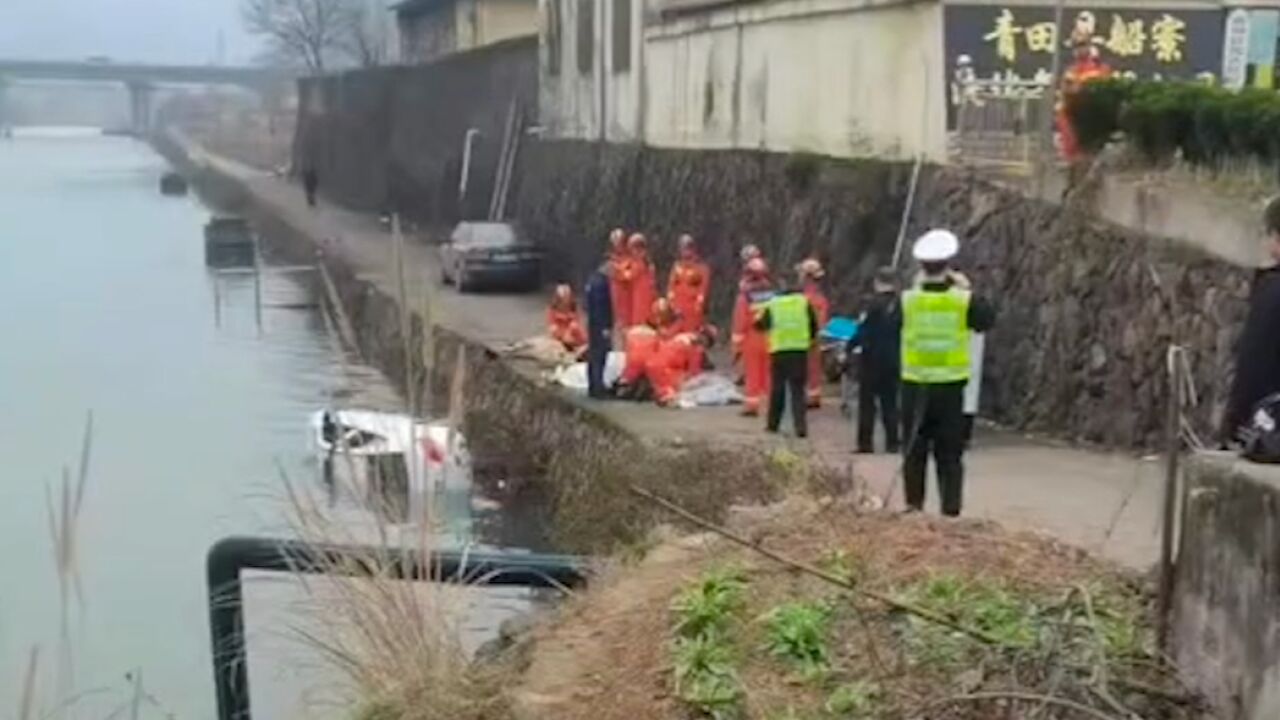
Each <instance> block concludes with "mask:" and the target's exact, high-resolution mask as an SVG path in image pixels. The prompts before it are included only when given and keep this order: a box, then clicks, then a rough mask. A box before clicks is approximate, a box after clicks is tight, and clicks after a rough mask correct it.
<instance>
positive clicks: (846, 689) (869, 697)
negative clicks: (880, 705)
mask: <svg viewBox="0 0 1280 720" xmlns="http://www.w3.org/2000/svg"><path fill="white" fill-rule="evenodd" d="M879 699H880V686H879V685H877V684H876V683H874V682H869V681H866V680H855V681H854V682H848V683H845V684H843V685H841V686H839V687H837V688H836V689H835V690H833V691H831V695H830V696H829V697H828V698H827V703H826V709H827V712H829V713H831V714H832V715H836V716H838V717H854V718H856V717H867V716H869V715H871V714H872V713H873V712H875V707H876V702H877V701H878V700H879Z"/></svg>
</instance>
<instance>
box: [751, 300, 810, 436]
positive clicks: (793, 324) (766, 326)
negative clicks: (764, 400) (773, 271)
mask: <svg viewBox="0 0 1280 720" xmlns="http://www.w3.org/2000/svg"><path fill="white" fill-rule="evenodd" d="M763 308H764V310H763V312H761V313H760V317H759V319H758V320H757V321H756V327H757V328H759V329H760V330H764V331H766V332H767V333H768V342H769V364H770V368H771V374H772V377H771V380H770V387H769V418H768V424H767V425H766V429H767V430H768V431H769V432H771V433H776V432H778V427H779V426H780V425H781V423H782V408H783V407H784V406H785V405H786V404H787V402H788V396H790V403H791V418H792V424H793V426H794V427H795V431H796V437H801V438H803V437H808V435H809V425H808V420H807V417H806V413H807V412H808V409H809V400H808V377H809V351H810V350H812V349H813V345H814V342H815V341H816V340H817V337H818V315H817V313H816V312H815V311H814V308H813V304H812V303H810V302H809V298H807V297H805V295H804V293H803V292H802V291H801V290H800V289H798V288H795V287H784V288H783V289H782V290H781V291H779V292H778V293H777V294H775V295H774V296H773V297H771V298H770V299H769V300H768V301H767V302H766V303H764V305H763Z"/></svg>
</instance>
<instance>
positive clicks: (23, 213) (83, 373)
mask: <svg viewBox="0 0 1280 720" xmlns="http://www.w3.org/2000/svg"><path fill="white" fill-rule="evenodd" d="M162 170H163V164H162V162H161V161H160V160H159V158H157V157H156V156H155V155H154V154H152V153H151V152H150V151H149V150H148V149H146V148H145V147H143V146H142V145H139V144H136V143H134V142H132V141H129V140H126V139H121V138H105V137H100V136H94V135H86V134H82V133H57V134H43V135H25V136H24V135H19V136H18V137H16V138H15V139H13V140H11V141H0V401H2V402H3V407H4V410H5V411H4V412H3V413H0V459H2V460H3V463H4V467H5V472H4V475H3V478H0V542H2V543H3V544H4V546H5V547H6V548H7V549H8V551H9V556H8V557H7V559H6V563H5V571H6V572H5V578H4V581H3V583H2V584H0V706H3V707H11V706H12V705H13V704H15V703H14V702H12V701H11V700H12V699H14V698H17V697H18V696H19V694H20V692H19V687H20V685H21V684H22V678H23V676H24V672H25V666H26V663H27V658H28V652H29V649H30V648H31V647H32V646H33V645H39V646H41V647H42V648H43V649H44V652H43V654H42V657H43V658H44V660H43V661H42V663H41V667H42V670H43V672H42V673H41V685H40V687H39V690H40V696H41V697H42V698H43V699H44V701H45V704H46V706H48V705H49V704H51V703H53V702H54V700H55V699H56V698H58V697H65V696H66V694H67V693H68V692H70V691H71V690H72V688H75V689H78V690H83V691H91V692H89V694H87V695H85V696H84V697H83V698H82V699H81V700H80V701H79V703H78V708H79V712H78V713H77V714H75V715H74V716H75V717H84V718H94V719H95V720H96V719H97V718H104V717H107V716H108V715H110V714H111V713H112V712H114V711H116V710H117V709H118V708H120V707H121V703H122V702H127V701H129V700H130V699H131V698H132V697H134V695H135V690H136V689H137V688H139V687H141V688H143V689H144V690H145V693H143V694H144V695H145V696H146V697H147V698H148V699H147V701H146V702H144V703H143V708H142V712H141V713H140V717H165V716H169V715H173V716H176V717H180V718H209V717H212V716H213V688H212V681H211V676H212V673H211V669H210V661H209V651H208V647H209V637H208V630H207V610H206V604H205V603H206V598H205V586H204V567H203V559H204V553H205V551H206V550H207V549H208V547H209V546H210V545H211V544H212V543H213V542H214V541H216V540H217V539H219V538H221V537H224V536H226V535H230V534H250V533H253V534H257V533H286V532H289V523H288V521H287V517H288V515H289V511H288V502H287V501H286V493H285V491H284V480H283V479H282V478H287V479H288V480H289V481H290V482H291V483H294V484H296V485H298V486H299V487H306V488H309V489H316V488H319V484H318V483H317V482H316V480H317V478H318V475H319V462H318V458H317V456H316V453H315V452H314V450H313V449H312V448H311V447H310V445H309V438H308V433H307V427H306V418H307V415H308V413H310V412H312V411H314V410H315V409H317V408H320V407H325V406H331V405H338V404H341V405H354V406H361V407H370V408H381V409H394V408H396V407H397V404H398V403H397V401H396V399H395V397H394V395H393V394H392V393H391V392H390V390H389V389H388V387H387V386H386V384H385V382H384V381H383V379H382V378H381V377H380V376H379V375H378V374H377V373H375V372H373V371H371V370H369V369H368V368H361V367H353V366H350V365H349V364H347V363H345V362H343V361H342V360H341V356H340V355H339V354H338V353H336V352H335V348H334V345H333V343H332V341H331V340H330V338H329V336H328V335H327V334H326V330H325V323H324V321H323V318H322V316H321V315H319V314H318V313H317V311H316V310H315V309H314V298H313V296H312V293H311V290H312V288H311V283H312V280H311V278H310V277H309V276H308V274H307V273H284V272H271V273H264V274H263V275H262V277H261V282H262V285H261V297H262V302H261V305H260V306H259V305H258V303H257V301H256V298H257V293H258V292H259V291H258V290H257V289H256V288H255V279H254V276H253V275H249V274H219V275H212V274H210V273H209V272H208V271H207V270H206V268H205V267H204V263H203V246H202V234H201V229H202V226H203V223H204V222H205V220H206V219H207V217H208V211H207V210H206V209H205V208H203V207H202V206H201V205H200V204H199V202H198V200H196V199H194V198H178V199H175V198H162V197H161V196H160V195H159V192H158V180H159V176H160V174H161V172H162ZM89 409H92V410H93V411H94V413H95V418H96V427H95V433H94V438H93V443H94V450H93V460H92V464H91V470H90V478H89V482H88V486H87V492H86V496H85V499H84V511H83V515H82V518H81V521H80V523H79V525H78V528H77V532H78V534H79V538H80V539H79V557H78V572H79V577H80V581H81V585H82V587H83V603H82V604H78V603H75V602H73V603H72V608H71V612H70V615H69V618H70V621H69V624H68V632H67V637H68V638H69V639H70V648H71V650H72V652H71V654H70V657H69V658H61V659H60V658H59V653H58V652H57V648H58V647H59V643H58V638H59V625H60V617H61V612H60V609H59V602H58V591H57V588H58V584H57V576H56V575H57V574H56V570H55V565H54V562H53V559H52V550H51V547H50V541H49V537H50V530H49V521H48V519H47V513H46V492H47V491H48V489H49V488H51V487H54V484H55V483H56V482H57V481H58V479H59V475H60V472H61V468H62V466H63V465H64V464H68V463H73V462H74V459H75V458H76V456H77V454H78V452H79V448H78V445H79V433H80V423H81V422H82V419H83V417H84V415H85V412H86V410H89ZM447 505H448V507H449V510H450V513H451V515H452V517H451V520H452V522H451V523H450V524H449V532H450V534H451V535H453V536H454V540H455V541H459V542H465V541H469V540H470V539H471V538H470V535H471V531H472V527H473V526H472V523H471V521H470V499H469V498H468V497H452V498H449V499H448V503H447ZM333 518H334V519H335V520H336V521H337V522H340V523H343V524H344V525H346V526H351V527H356V526H358V524H359V523H362V522H365V523H367V522H368V521H369V518H368V516H367V513H365V512H364V511H362V510H361V509H360V507H359V505H358V504H356V503H342V502H339V503H338V504H337V505H335V507H334V508H333ZM475 594H477V595H479V593H475ZM247 597H248V599H247V603H248V607H247V610H246V615H247V617H248V618H249V628H248V631H249V633H250V636H251V637H250V662H251V668H252V672H253V675H252V677H253V683H254V684H253V691H254V703H255V710H257V711H258V712H257V714H258V716H259V717H264V718H271V717H277V718H279V717H325V716H328V715H336V714H341V713H339V712H338V711H337V710H336V709H334V708H330V709H329V711H328V712H325V711H323V710H317V709H315V708H311V709H306V710H303V709H300V708H299V705H298V698H299V697H300V696H304V695H308V693H306V692H303V691H304V690H305V689H306V688H311V687H314V686H315V685H316V684H317V683H324V684H327V683H328V682H329V681H328V680H327V679H326V677H325V672H324V671H323V670H321V669H320V668H319V667H318V662H317V659H316V658H315V657H313V656H308V655H307V654H306V653H300V649H299V647H298V646H297V645H296V644H292V643H285V642H283V641H280V640H279V638H278V635H279V631H280V630H281V629H282V628H287V627H289V626H291V625H296V624H298V623H299V622H302V623H303V624H305V623H307V622H308V620H306V619H301V620H300V619H299V617H298V616H297V603H298V602H299V599H300V594H299V591H298V588H297V584H296V582H294V581H292V580H291V579H289V578H281V577H279V576H275V577H264V578H262V579H261V580H255V581H254V582H252V583H250V587H249V588H248V590H247ZM524 602H525V601H524V596H523V595H522V594H521V593H519V592H510V593H506V594H502V595H498V594H486V595H485V599H484V601H483V607H482V608H481V609H479V610H477V612H476V613H474V614H472V615H471V616H470V619H469V620H468V624H469V625H470V626H472V630H473V632H472V633H470V635H469V638H470V639H469V643H470V644H472V645H474V644H475V643H476V642H478V641H479V638H480V636H481V634H482V633H483V631H486V630H488V631H491V630H492V628H493V626H494V624H495V623H496V622H497V621H498V620H499V619H500V618H501V617H503V616H506V615H509V614H511V613H512V612H515V611H516V610H518V609H520V608H521V607H524ZM59 665H62V666H63V667H62V672H55V669H57V668H58V666H59ZM55 675H57V676H60V677H62V678H63V682H62V684H61V686H57V685H55V683H54V681H53V678H54V676H55ZM126 675H127V676H128V677H126ZM126 715H127V713H126Z"/></svg>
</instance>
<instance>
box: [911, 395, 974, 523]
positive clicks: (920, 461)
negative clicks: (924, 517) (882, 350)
mask: <svg viewBox="0 0 1280 720" xmlns="http://www.w3.org/2000/svg"><path fill="white" fill-rule="evenodd" d="M964 386H965V383H963V382H959V383H941V384H931V385H925V384H919V383H911V382H903V383H902V430H903V438H904V439H905V440H906V444H905V445H904V448H905V453H906V455H905V457H904V459H903V467H902V477H903V481H904V484H905V492H906V496H907V505H908V506H909V507H911V508H913V509H915V510H922V509H924V498H925V476H926V474H927V471H928V465H929V455H930V454H931V453H932V455H933V460H934V463H935V465H936V466H937V467H936V469H937V474H938V492H939V493H940V494H941V496H942V514H943V515H952V516H954V515H959V514H960V507H961V504H962V502H963V497H964V426H965V422H964Z"/></svg>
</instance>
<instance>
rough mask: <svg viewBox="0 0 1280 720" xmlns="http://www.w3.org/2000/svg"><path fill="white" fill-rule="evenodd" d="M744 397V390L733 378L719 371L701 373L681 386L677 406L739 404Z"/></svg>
mask: <svg viewBox="0 0 1280 720" xmlns="http://www.w3.org/2000/svg"><path fill="white" fill-rule="evenodd" d="M742 399H743V398H742V391H741V390H739V389H738V386H737V385H735V384H734V383H733V380H732V379H731V378H729V377H726V376H724V375H721V374H719V373H701V374H699V375H694V376H693V377H691V378H689V379H688V380H686V381H685V382H684V384H683V385H681V386H680V393H679V394H678V395H677V396H676V406H678V407H682V408H692V407H717V406H721V405H737V404H739V403H741V402H742Z"/></svg>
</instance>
